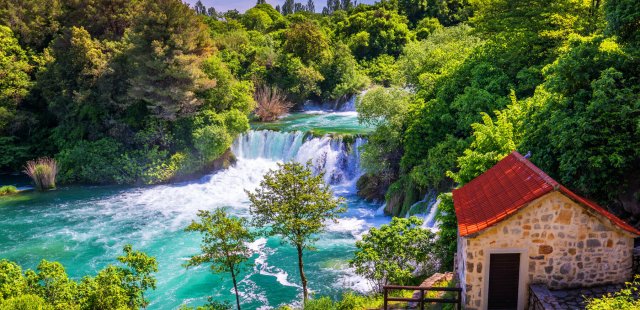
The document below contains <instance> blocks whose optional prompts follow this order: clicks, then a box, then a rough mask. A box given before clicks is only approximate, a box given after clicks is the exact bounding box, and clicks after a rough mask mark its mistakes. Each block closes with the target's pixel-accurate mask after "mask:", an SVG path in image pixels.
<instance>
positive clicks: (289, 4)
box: [282, 0, 295, 15]
mask: <svg viewBox="0 0 640 310" xmlns="http://www.w3.org/2000/svg"><path fill="white" fill-rule="evenodd" d="M294 6H295V3H294V1H293V0H285V1H284V4H283V5H282V15H289V14H293V9H294Z"/></svg>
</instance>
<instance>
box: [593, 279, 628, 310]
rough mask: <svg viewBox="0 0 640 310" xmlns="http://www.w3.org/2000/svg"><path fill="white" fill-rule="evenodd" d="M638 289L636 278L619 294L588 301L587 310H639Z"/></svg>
mask: <svg viewBox="0 0 640 310" xmlns="http://www.w3.org/2000/svg"><path fill="white" fill-rule="evenodd" d="M639 287H640V276H636V278H635V281H634V282H633V283H627V285H626V287H625V288H624V289H622V290H620V291H619V292H615V293H613V294H607V295H605V296H603V297H602V298H593V299H589V300H588V301H587V302H588V303H587V310H617V309H629V310H640V299H637V297H636V296H637V295H638V290H639Z"/></svg>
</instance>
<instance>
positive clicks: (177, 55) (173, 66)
mask: <svg viewBox="0 0 640 310" xmlns="http://www.w3.org/2000/svg"><path fill="white" fill-rule="evenodd" d="M144 11H145V14H143V15H142V16H140V17H139V18H138V21H137V23H136V25H135V26H134V32H133V34H132V41H133V43H134V47H133V48H132V49H131V51H129V56H130V58H131V61H132V63H133V68H132V71H133V77H132V78H131V80H130V84H131V89H130V90H129V96H130V97H131V99H133V100H134V101H138V102H140V103H143V104H144V105H146V106H147V109H148V111H149V112H150V113H151V114H152V115H153V116H155V117H156V118H158V119H161V120H175V119H176V118H178V117H181V116H185V115H190V114H192V113H193V112H194V111H195V110H196V108H197V106H199V105H200V104H201V103H202V102H201V100H199V98H198V97H197V96H196V94H197V93H198V92H201V91H204V90H206V89H209V88H211V87H213V86H214V85H215V82H214V81H213V80H211V79H208V78H207V77H206V76H205V74H204V73H203V72H202V70H201V62H202V60H203V59H205V58H206V57H207V56H208V55H209V54H210V53H211V51H212V47H211V41H210V38H209V31H208V29H207V28H206V26H205V25H204V24H203V23H202V21H201V19H200V18H198V17H197V15H196V13H195V11H193V10H191V9H190V8H189V6H188V5H186V4H184V3H182V2H181V1H180V0H159V1H148V2H147V5H146V7H145V9H144Z"/></svg>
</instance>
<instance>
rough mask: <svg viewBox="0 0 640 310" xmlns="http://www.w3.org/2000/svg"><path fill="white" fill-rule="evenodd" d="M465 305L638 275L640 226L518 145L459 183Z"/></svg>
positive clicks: (517, 301)
mask: <svg viewBox="0 0 640 310" xmlns="http://www.w3.org/2000/svg"><path fill="white" fill-rule="evenodd" d="M453 200H454V205H455V211H456V216H457V219H458V233H459V235H458V252H457V257H456V266H455V269H456V270H455V272H456V275H457V277H458V279H459V282H460V287H461V288H462V290H463V304H464V305H465V309H524V308H525V307H527V301H528V297H529V296H528V292H529V290H528V287H529V285H531V284H543V285H546V286H547V287H548V288H549V289H551V290H554V289H566V288H577V287H588V286H593V285H601V284H612V283H622V282H625V281H628V280H630V279H631V275H632V272H631V269H632V255H633V245H634V238H636V237H638V236H640V231H638V230H637V229H635V228H634V227H632V226H630V225H629V224H627V223H626V222H624V221H622V220H621V219H619V218H617V217H616V216H614V215H613V214H611V213H610V212H608V211H607V210H605V209H604V208H602V207H600V206H598V205H597V204H596V203H594V202H592V201H589V200H587V199H585V198H582V197H580V196H578V195H576V194H575V193H573V192H571V191H570V190H569V189H567V188H566V187H564V186H562V185H561V184H559V183H558V182H556V181H554V180H553V179H552V178H551V177H549V176H548V175H547V174H545V173H544V172H543V171H542V170H540V169H539V168H537V167H536V166H534V165H533V164H532V163H531V162H530V161H528V160H527V159H526V158H525V157H523V156H522V155H520V154H519V153H517V152H513V153H512V154H510V155H509V156H507V157H505V158H504V159H503V160H501V161H500V162H499V163H498V164H496V165H495V166H494V167H492V168H491V169H489V170H487V171H486V172H485V173H484V174H482V175H480V176H479V177H477V178H476V179H474V180H472V181H471V182H469V183H467V184H466V185H464V186H463V187H461V188H459V189H456V190H454V191H453Z"/></svg>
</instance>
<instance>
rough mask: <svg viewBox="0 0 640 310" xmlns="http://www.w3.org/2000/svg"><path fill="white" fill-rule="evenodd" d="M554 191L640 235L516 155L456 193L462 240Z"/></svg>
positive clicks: (516, 153)
mask: <svg viewBox="0 0 640 310" xmlns="http://www.w3.org/2000/svg"><path fill="white" fill-rule="evenodd" d="M552 191H560V192H561V193H563V194H564V195H565V196H567V197H569V198H570V199H572V200H574V201H575V202H577V203H579V204H581V205H583V206H585V207H588V208H591V209H592V210H593V211H595V212H597V213H599V214H601V215H602V216H604V217H606V218H607V219H609V220H610V221H611V222H613V223H614V224H615V225H617V226H619V227H620V228H622V229H624V230H626V231H628V232H631V233H633V234H636V235H640V230H638V229H636V228H634V227H633V226H631V225H629V224H627V223H626V222H625V221H623V220H621V219H619V218H618V217H616V216H615V215H613V214H611V213H610V212H609V211H607V210H605V209H604V208H602V207H600V206H599V205H597V204H596V203H595V202H592V201H590V200H587V199H585V198H583V197H580V196H578V195H577V194H575V193H573V192H572V191H570V190H569V189H567V188H566V187H564V186H562V185H561V184H560V183H558V182H556V181H555V180H554V179H552V178H551V177H550V176H548V175H547V174H546V173H544V172H543V171H542V170H540V168H538V167H536V166H535V165H533V164H532V163H531V162H530V161H529V160H527V159H526V158H524V156H522V155H520V153H518V152H513V153H511V154H510V155H509V156H507V157H505V158H504V159H502V160H501V161H500V162H498V163H497V164H496V165H495V166H493V167H491V168H490V169H489V170H487V171H486V172H485V173H483V174H482V175H480V176H478V177H477V178H475V179H473V180H471V182H469V183H467V184H466V185H464V186H463V187H461V188H459V189H455V190H454V191H453V202H454V206H455V210H456V216H457V218H458V231H459V232H460V236H467V235H470V234H474V233H477V232H479V231H481V230H483V229H485V228H487V227H489V226H491V225H494V224H496V223H498V222H500V221H502V220H503V219H505V218H506V217H507V216H509V215H510V214H513V213H515V212H517V211H518V210H519V209H521V208H522V207H524V206H526V205H527V204H528V203H529V202H531V201H533V200H535V199H537V198H540V197H542V196H544V195H545V194H547V193H549V192H552Z"/></svg>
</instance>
